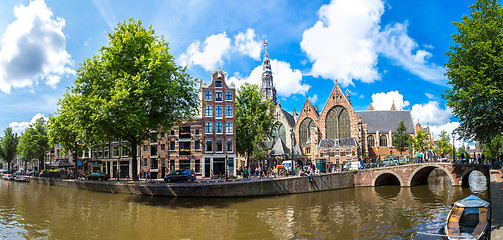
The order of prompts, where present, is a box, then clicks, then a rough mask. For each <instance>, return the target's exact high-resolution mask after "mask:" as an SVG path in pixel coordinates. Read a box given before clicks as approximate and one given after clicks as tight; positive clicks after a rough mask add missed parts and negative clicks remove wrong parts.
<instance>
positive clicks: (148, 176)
mask: <svg viewBox="0 0 503 240" xmlns="http://www.w3.org/2000/svg"><path fill="white" fill-rule="evenodd" d="M147 179H150V169H147Z"/></svg>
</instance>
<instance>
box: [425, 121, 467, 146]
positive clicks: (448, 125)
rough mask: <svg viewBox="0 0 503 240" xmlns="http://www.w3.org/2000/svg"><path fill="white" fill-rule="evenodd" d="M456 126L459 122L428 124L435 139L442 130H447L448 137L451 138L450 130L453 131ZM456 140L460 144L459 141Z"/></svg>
mask: <svg viewBox="0 0 503 240" xmlns="http://www.w3.org/2000/svg"><path fill="white" fill-rule="evenodd" d="M457 127H459V122H447V123H444V124H441V125H433V126H430V128H431V133H432V134H433V138H434V139H437V138H438V136H439V135H440V133H441V132H442V131H445V132H447V135H449V138H451V139H452V131H454V129H456V128H457ZM456 140H457V139H456ZM458 142H459V143H460V144H461V141H458Z"/></svg>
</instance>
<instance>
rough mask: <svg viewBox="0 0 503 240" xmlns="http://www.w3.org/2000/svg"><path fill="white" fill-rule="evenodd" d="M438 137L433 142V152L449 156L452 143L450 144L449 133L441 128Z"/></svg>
mask: <svg viewBox="0 0 503 240" xmlns="http://www.w3.org/2000/svg"><path fill="white" fill-rule="evenodd" d="M438 137H439V139H438V140H437V142H436V143H435V148H434V151H435V153H437V154H438V155H441V156H443V157H446V156H449V155H450V154H451V153H452V145H451V144H450V143H451V141H450V140H451V139H450V138H449V134H448V133H447V132H446V131H443V130H442V131H441V132H440V135H439V136H438Z"/></svg>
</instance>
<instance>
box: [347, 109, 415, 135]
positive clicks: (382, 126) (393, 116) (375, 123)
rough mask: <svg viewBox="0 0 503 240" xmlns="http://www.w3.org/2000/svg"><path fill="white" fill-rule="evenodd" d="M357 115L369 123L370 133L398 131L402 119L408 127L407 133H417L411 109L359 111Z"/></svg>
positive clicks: (368, 129)
mask: <svg viewBox="0 0 503 240" xmlns="http://www.w3.org/2000/svg"><path fill="white" fill-rule="evenodd" d="M356 115H357V116H358V117H361V118H362V122H363V123H364V124H365V123H366V124H367V131H368V132H369V133H376V132H377V131H379V132H380V133H387V132H389V131H396V128H397V127H398V125H399V124H400V122H401V121H403V123H404V124H405V127H406V128H407V133H415V128H414V125H413V123H412V116H411V115H410V112H409V111H403V110H394V111H393V110H389V111H381V110H374V111H357V112H356Z"/></svg>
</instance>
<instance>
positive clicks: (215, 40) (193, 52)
mask: <svg viewBox="0 0 503 240" xmlns="http://www.w3.org/2000/svg"><path fill="white" fill-rule="evenodd" d="M201 48H202V49H201ZM230 49H231V39H230V38H229V37H227V34H226V33H225V32H223V33H219V34H214V35H211V36H209V37H208V38H206V40H205V41H204V46H201V42H199V41H195V42H193V43H192V44H190V46H189V47H188V48H187V52H186V53H183V54H182V55H180V62H181V65H188V66H192V65H199V66H201V67H202V68H204V69H205V70H206V71H212V70H215V69H216V68H217V66H219V65H222V64H223V60H222V57H223V56H224V55H225V54H226V53H228V52H229V50H230Z"/></svg>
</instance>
